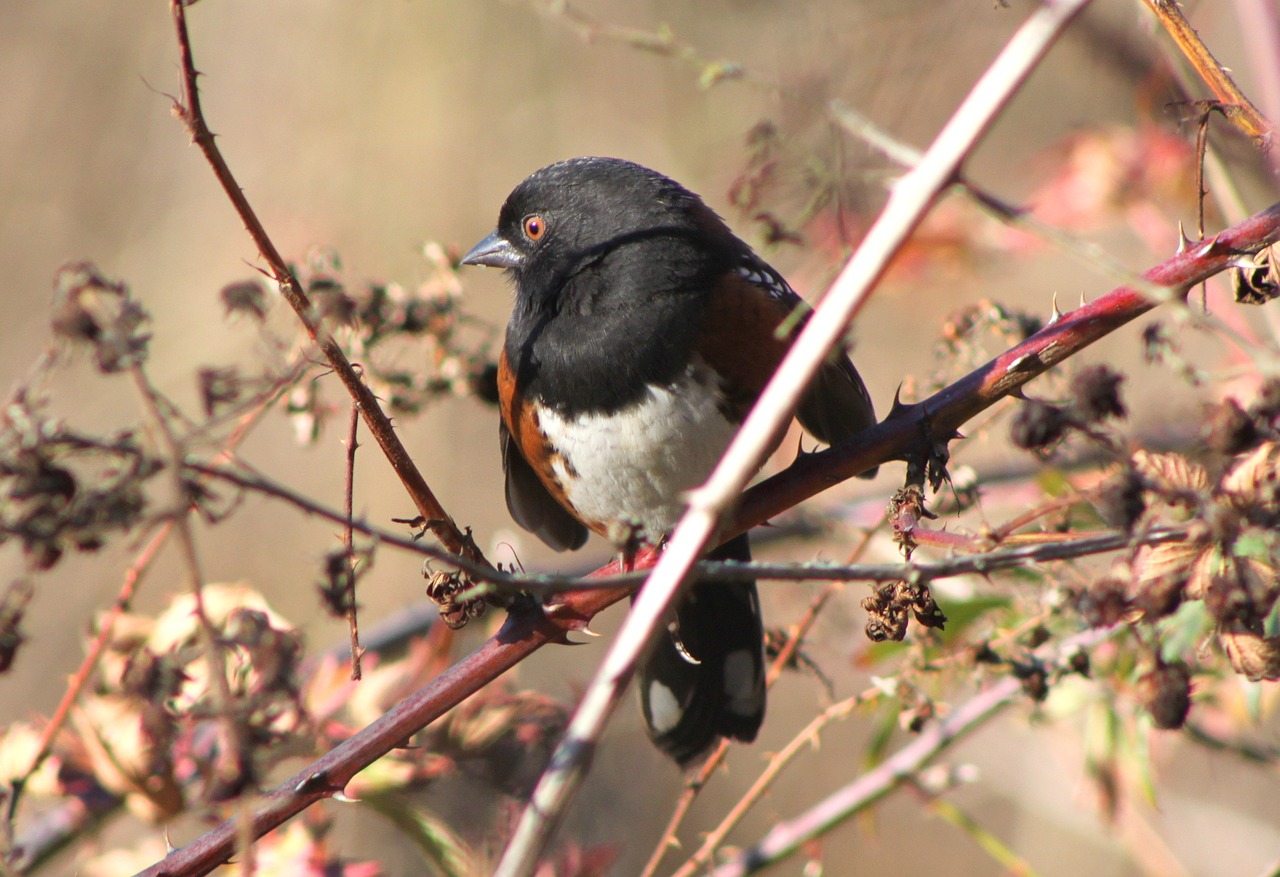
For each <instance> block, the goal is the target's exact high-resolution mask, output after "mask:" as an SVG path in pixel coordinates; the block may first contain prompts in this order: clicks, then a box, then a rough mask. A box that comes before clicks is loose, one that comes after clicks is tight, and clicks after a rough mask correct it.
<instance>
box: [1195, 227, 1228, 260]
mask: <svg viewBox="0 0 1280 877" xmlns="http://www.w3.org/2000/svg"><path fill="white" fill-rule="evenodd" d="M1220 248H1223V246H1222V234H1221V233H1218V234H1215V235H1214V236H1213V237H1211V238H1209V239H1208V240H1206V241H1205V242H1204V246H1202V247H1200V249H1198V250H1196V252H1195V255H1196V257H1197V258H1200V259H1203V258H1205V257H1206V256H1212V255H1215V254H1216V253H1217V252H1218V250H1219V249H1220ZM1223 249H1225V248H1223Z"/></svg>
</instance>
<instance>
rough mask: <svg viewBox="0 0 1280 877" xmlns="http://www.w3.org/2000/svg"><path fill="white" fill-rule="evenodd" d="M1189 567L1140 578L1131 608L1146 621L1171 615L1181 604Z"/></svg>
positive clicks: (1188, 575) (1189, 573)
mask: <svg viewBox="0 0 1280 877" xmlns="http://www.w3.org/2000/svg"><path fill="white" fill-rule="evenodd" d="M1190 575H1191V570H1190V569H1186V568H1183V569H1180V570H1179V569H1171V570H1169V571H1168V572H1165V573H1162V574H1160V575H1156V576H1152V577H1147V578H1143V579H1140V580H1139V582H1138V587H1137V590H1136V591H1135V592H1134V595H1133V600H1132V602H1133V608H1135V609H1137V610H1138V611H1139V612H1141V613H1142V617H1143V619H1144V620H1146V621H1156V620H1158V619H1160V618H1164V617H1165V616H1166V615H1172V614H1173V613H1174V612H1176V611H1177V609H1178V607H1179V606H1181V605H1182V600H1183V597H1184V596H1185V594H1186V587H1187V579H1188V578H1190Z"/></svg>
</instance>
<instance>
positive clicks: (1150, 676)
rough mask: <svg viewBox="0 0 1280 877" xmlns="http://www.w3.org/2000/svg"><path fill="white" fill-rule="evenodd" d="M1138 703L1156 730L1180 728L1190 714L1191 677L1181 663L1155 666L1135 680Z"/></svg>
mask: <svg viewBox="0 0 1280 877" xmlns="http://www.w3.org/2000/svg"><path fill="white" fill-rule="evenodd" d="M1138 699H1139V700H1140V701H1141V702H1142V705H1143V706H1144V707H1145V708H1146V710H1147V712H1149V713H1150V714H1151V720H1152V722H1154V723H1155V726H1156V727H1157V728H1161V729H1163V730H1166V731H1173V730H1176V729H1178V728H1181V727H1182V726H1183V724H1185V723H1186V721H1187V713H1189V712H1190V711H1191V673H1190V672H1189V671H1188V670H1187V666H1186V665H1185V664H1183V663H1182V662H1181V661H1174V662H1172V663H1169V664H1163V663H1161V664H1158V665H1157V666H1156V667H1155V668H1154V669H1153V670H1150V671H1148V672H1147V673H1146V674H1144V675H1143V676H1142V678H1141V679H1139V680H1138Z"/></svg>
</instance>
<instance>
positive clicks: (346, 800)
mask: <svg viewBox="0 0 1280 877" xmlns="http://www.w3.org/2000/svg"><path fill="white" fill-rule="evenodd" d="M332 798H333V800H335V801H338V802H340V803H343V804H359V803H360V799H359V798H352V797H350V796H349V795H347V794H346V793H345V792H334V793H333V795H332Z"/></svg>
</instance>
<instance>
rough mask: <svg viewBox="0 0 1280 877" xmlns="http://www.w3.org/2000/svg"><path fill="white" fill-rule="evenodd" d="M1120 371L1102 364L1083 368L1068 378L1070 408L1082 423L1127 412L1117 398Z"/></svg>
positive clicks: (1122, 377)
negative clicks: (1070, 378) (1069, 380)
mask: <svg viewBox="0 0 1280 877" xmlns="http://www.w3.org/2000/svg"><path fill="white" fill-rule="evenodd" d="M1123 382H1124V375H1122V374H1120V373H1119V372H1117V371H1114V370H1112V369H1111V368H1108V367H1107V366H1105V365H1093V366H1089V367H1088V368H1086V369H1083V370H1082V371H1081V372H1080V373H1079V374H1077V375H1076V377H1075V380H1074V381H1072V382H1071V411H1072V413H1073V414H1074V415H1075V416H1076V418H1077V419H1078V420H1080V421H1081V422H1083V423H1097V422H1098V421H1100V420H1105V419H1106V418H1108V417H1116V418H1123V417H1124V416H1125V414H1126V413H1127V412H1126V411H1125V407H1124V403H1123V402H1121V401H1120V384H1121V383H1123Z"/></svg>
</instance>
